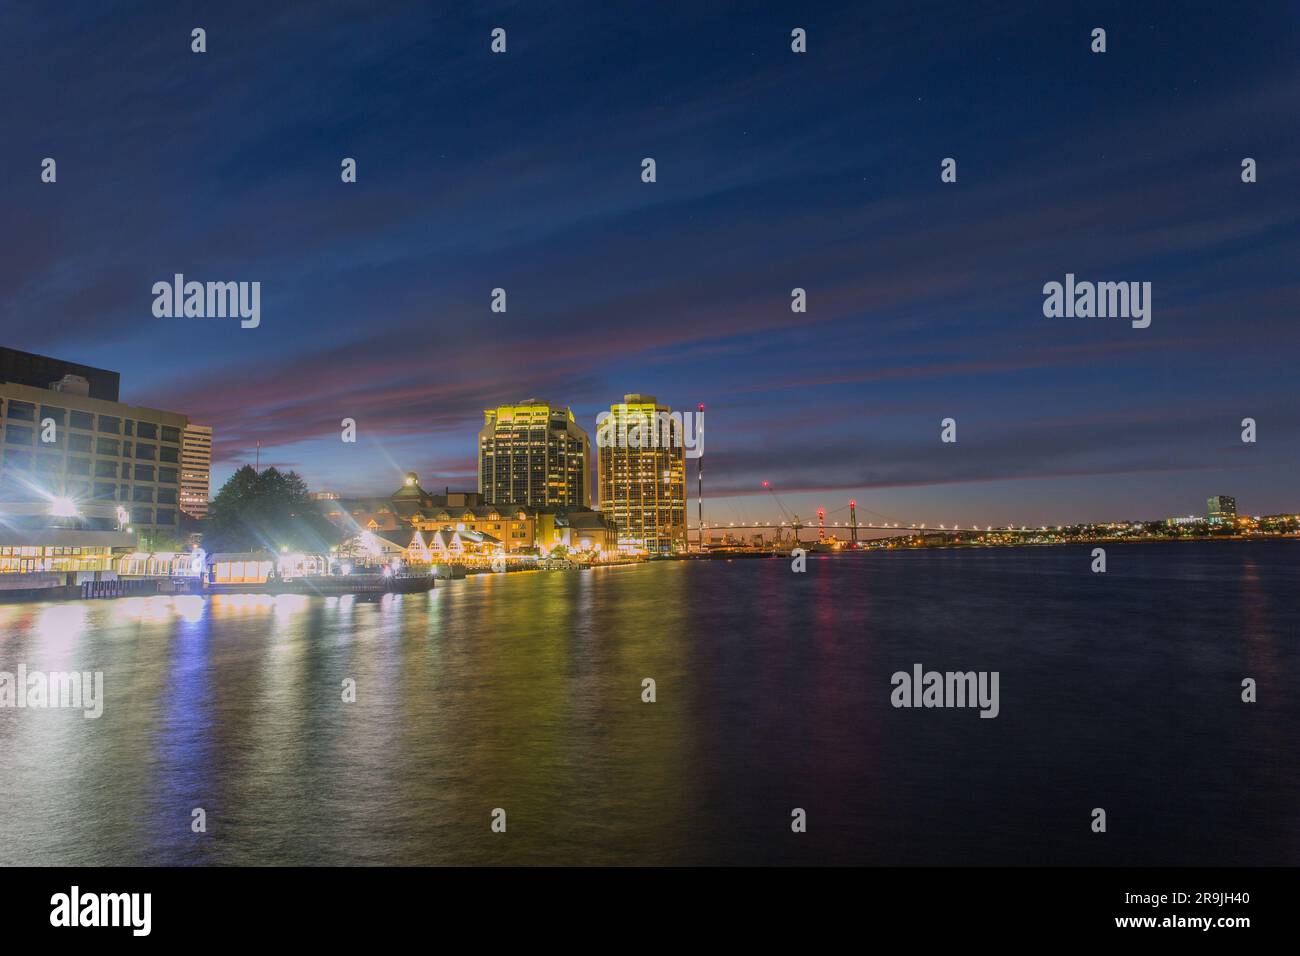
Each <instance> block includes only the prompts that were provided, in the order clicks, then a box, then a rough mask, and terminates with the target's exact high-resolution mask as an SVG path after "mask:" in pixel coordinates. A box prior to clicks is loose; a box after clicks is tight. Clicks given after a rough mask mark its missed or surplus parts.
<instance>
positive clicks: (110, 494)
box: [94, 481, 117, 501]
mask: <svg viewBox="0 0 1300 956" xmlns="http://www.w3.org/2000/svg"><path fill="white" fill-rule="evenodd" d="M94 494H95V497H96V498H99V499H102V500H107V501H112V500H113V499H114V498H116V497H117V485H114V484H112V483H109V482H103V481H97V482H95V492H94Z"/></svg>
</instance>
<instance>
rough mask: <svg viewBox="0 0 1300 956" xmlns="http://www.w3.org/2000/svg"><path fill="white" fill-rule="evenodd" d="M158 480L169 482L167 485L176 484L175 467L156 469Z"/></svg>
mask: <svg viewBox="0 0 1300 956" xmlns="http://www.w3.org/2000/svg"><path fill="white" fill-rule="evenodd" d="M158 480H159V481H164V482H166V483H167V484H169V485H174V484H176V469H175V468H159V469H158Z"/></svg>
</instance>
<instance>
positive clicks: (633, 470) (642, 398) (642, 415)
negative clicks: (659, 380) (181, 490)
mask: <svg viewBox="0 0 1300 956" xmlns="http://www.w3.org/2000/svg"><path fill="white" fill-rule="evenodd" d="M669 416H671V410H670V409H669V408H668V406H666V405H660V404H659V403H658V402H657V401H656V400H655V397H654V396H653V395H639V394H632V395H625V396H623V401H621V402H616V403H614V404H613V405H611V406H610V416H609V419H607V420H606V421H607V424H606V425H605V426H604V433H606V434H610V435H617V436H626V435H634V436H640V437H639V438H638V439H637V440H632V441H628V440H619V441H609V442H599V444H600V446H601V447H600V448H599V449H598V461H599V463H600V464H599V480H598V484H599V487H600V510H601V512H602V513H603V514H604V515H605V516H606V517H607V518H609V519H610V520H611V521H612V523H613V525H614V527H615V528H616V529H617V542H618V546H619V547H621V548H631V549H635V550H640V551H645V552H648V553H649V554H669V553H673V552H677V551H685V550H686V454H685V448H684V444H683V442H682V441H680V440H671V436H670V440H668V441H649V440H643V439H649V438H650V437H651V435H650V431H652V430H654V428H655V427H657V426H652V428H651V429H650V430H646V429H645V428H636V425H637V424H638V423H646V422H649V423H658V422H663V421H670V420H671V419H670V418H669Z"/></svg>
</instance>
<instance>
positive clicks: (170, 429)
mask: <svg viewBox="0 0 1300 956" xmlns="http://www.w3.org/2000/svg"><path fill="white" fill-rule="evenodd" d="M5 417H6V418H8V419H9V420H10V421H20V422H33V423H35V422H38V421H40V422H44V421H45V420H46V419H47V418H48V419H51V420H52V421H53V422H54V424H55V425H56V426H57V427H60V428H62V427H63V426H65V425H66V426H69V427H72V428H81V429H84V430H85V431H96V430H98V431H101V432H109V433H112V434H114V435H134V436H135V437H137V438H149V439H152V440H154V441H159V440H161V441H167V442H175V443H177V444H179V443H180V440H181V430H180V429H179V428H177V427H176V426H174V425H159V424H157V423H156V422H141V421H136V420H134V419H131V418H119V417H118V416H116V415H100V416H98V419H99V422H98V429H96V422H95V419H96V416H95V415H93V414H91V413H90V412H82V411H77V410H76V409H72V410H68V409H64V408H59V407H57V406H54V405H42V406H40V415H39V418H38V417H37V408H36V406H35V405H33V404H32V403H31V402H19V401H14V400H12V399H11V400H10V401H9V402H8V403H7V407H6V409H5Z"/></svg>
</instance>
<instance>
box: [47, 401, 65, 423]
mask: <svg viewBox="0 0 1300 956" xmlns="http://www.w3.org/2000/svg"><path fill="white" fill-rule="evenodd" d="M67 417H68V412H67V409H64V408H55V407H54V406H53V405H42V406H41V421H45V419H47V418H53V419H54V423H55V424H56V425H62V424H63V423H64V422H65V421H66V420H67Z"/></svg>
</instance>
